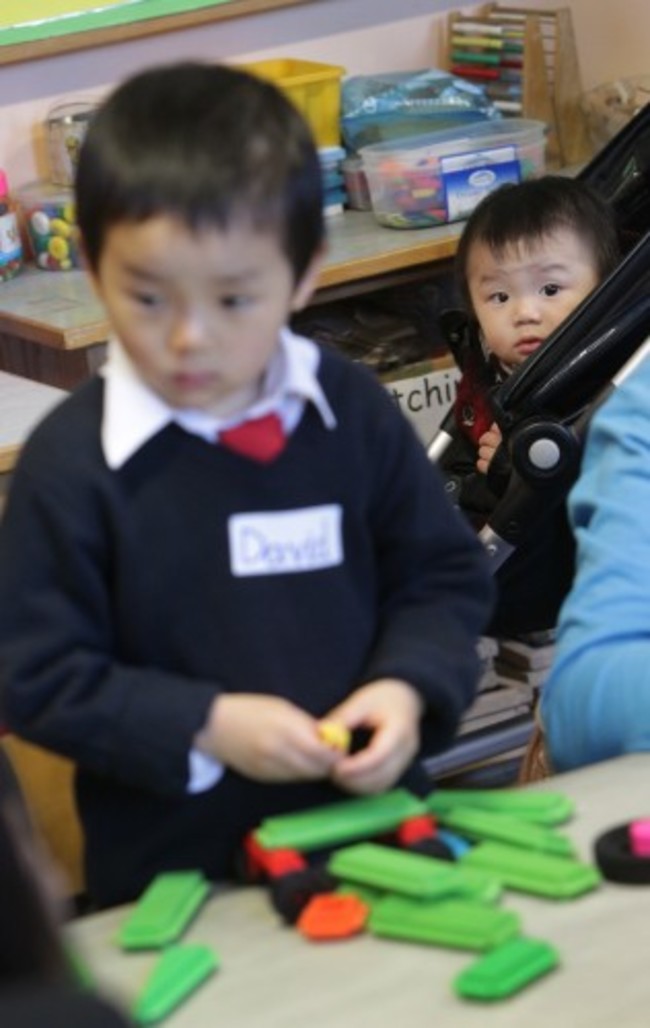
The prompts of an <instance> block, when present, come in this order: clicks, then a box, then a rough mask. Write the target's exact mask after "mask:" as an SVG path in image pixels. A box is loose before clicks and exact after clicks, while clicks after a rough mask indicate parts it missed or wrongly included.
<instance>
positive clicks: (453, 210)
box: [360, 118, 546, 228]
mask: <svg viewBox="0 0 650 1028" xmlns="http://www.w3.org/2000/svg"><path fill="white" fill-rule="evenodd" d="M545 130H546V126H545V125H544V123H543V122H541V121H532V120H529V119H526V118H503V119H501V120H499V121H491V122H485V121H481V122H475V123H474V124H471V125H467V126H462V127H458V128H454V129H449V130H446V131H441V132H432V133H429V134H428V135H420V136H411V137H410V138H408V139H400V140H399V141H395V142H386V143H376V144H373V145H372V146H365V147H362V149H361V151H360V153H361V157H362V159H363V167H364V171H365V173H366V178H367V180H368V186H369V188H370V197H371V201H372V209H373V212H374V215H375V217H376V218H377V221H378V222H379V223H380V224H381V225H388V226H390V227H391V228H421V227H424V226H430V225H443V224H446V223H447V222H450V221H460V220H462V219H464V218H466V217H467V216H468V215H469V214H470V213H471V212H472V210H473V209H474V207H476V205H477V203H478V202H479V201H480V200H481V199H482V198H483V197H484V196H485V195H486V194H487V193H489V192H492V190H493V189H496V187H497V186H499V185H501V184H502V183H504V182H519V181H521V180H522V179H526V178H533V177H535V176H536V175H541V174H543V173H544V170H545Z"/></svg>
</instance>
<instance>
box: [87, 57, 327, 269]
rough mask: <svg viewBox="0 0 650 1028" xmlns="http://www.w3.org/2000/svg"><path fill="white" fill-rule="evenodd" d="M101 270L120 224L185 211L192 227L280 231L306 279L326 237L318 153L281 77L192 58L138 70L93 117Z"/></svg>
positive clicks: (94, 242)
mask: <svg viewBox="0 0 650 1028" xmlns="http://www.w3.org/2000/svg"><path fill="white" fill-rule="evenodd" d="M75 185H76V201H77V218H78V222H79V226H80V229H81V234H82V237H83V241H84V247H85V252H86V257H87V260H88V263H89V265H90V268H91V270H93V271H96V270H97V268H98V266H99V263H100V261H101V255H102V248H103V245H104V243H105V238H106V232H107V230H108V229H109V228H110V227H111V226H112V225H115V224H117V223H118V222H129V221H130V222H136V223H137V222H142V221H145V220H147V219H149V218H152V217H156V216H158V215H170V216H172V217H177V218H178V219H179V220H181V221H182V222H183V223H184V224H185V225H186V226H188V227H189V228H190V229H191V230H193V231H194V230H197V231H198V230H202V229H204V228H217V229H219V230H221V231H224V230H227V229H229V228H230V227H231V226H232V225H233V224H235V223H237V224H242V223H243V224H245V225H248V226H250V227H251V228H253V229H254V230H259V231H272V232H276V233H277V234H278V237H279V241H280V244H281V246H282V249H283V251H284V253H285V255H286V256H287V259H288V260H289V263H290V264H291V266H292V269H293V272H294V277H295V280H296V281H298V280H299V279H300V278H301V276H302V274H303V273H304V272H305V271H306V269H307V267H308V266H309V263H310V261H311V259H312V258H313V256H314V255H315V254H316V252H317V251H318V248H319V247H320V245H321V243H322V240H323V233H324V227H323V202H322V183H321V174H320V165H319V160H318V152H317V150H316V148H315V145H314V142H313V139H312V137H311V133H310V131H309V128H308V126H307V125H306V123H305V121H304V119H303V118H302V116H301V115H300V114H299V112H298V111H297V109H296V108H295V107H294V105H293V104H292V103H291V102H290V101H289V100H288V99H287V98H286V97H285V96H284V95H283V94H282V93H281V92H280V91H279V90H278V89H277V88H276V87H275V86H273V85H271V84H270V83H268V82H264V81H263V80H262V79H260V78H257V77H255V76H253V75H250V74H248V73H247V72H244V71H242V70H239V69H235V68H232V67H225V66H223V65H211V64H202V63H196V62H184V63H179V64H171V65H164V66H161V67H157V68H153V69H149V70H147V71H144V72H141V73H140V74H137V75H135V76H133V77H132V78H130V79H128V80H127V81H126V82H124V83H123V84H122V85H120V86H118V87H117V89H116V90H115V91H114V92H113V93H112V94H111V95H110V96H109V97H108V99H107V100H106V101H105V102H104V103H103V104H102V105H101V106H100V108H99V110H98V111H97V112H96V114H95V115H94V117H93V119H92V122H91V124H90V126H89V129H88V132H87V134H86V138H85V140H84V142H83V144H82V147H81V152H80V155H79V163H78V168H77V176H76V184H75Z"/></svg>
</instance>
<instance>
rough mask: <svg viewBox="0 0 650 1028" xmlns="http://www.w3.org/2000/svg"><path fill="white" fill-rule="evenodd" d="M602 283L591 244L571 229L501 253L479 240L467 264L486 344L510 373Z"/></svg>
mask: <svg viewBox="0 0 650 1028" xmlns="http://www.w3.org/2000/svg"><path fill="white" fill-rule="evenodd" d="M598 282H599V276H598V272H597V269H596V265H595V261H594V258H593V256H592V254H591V252H590V250H589V248H588V246H587V245H586V244H585V242H584V241H583V240H582V239H581V238H580V237H579V236H578V235H576V233H575V232H573V231H572V230H571V229H568V228H558V229H556V230H555V231H553V232H552V233H551V234H549V235H547V236H544V237H542V238H541V239H539V240H535V241H533V242H532V243H527V242H521V243H518V244H513V245H512V246H508V247H506V248H505V249H504V251H503V252H501V253H499V254H498V255H495V253H494V252H493V251H492V250H491V249H490V247H489V246H488V245H487V244H486V243H483V242H476V243H474V244H473V245H472V247H471V249H470V252H469V257H468V261H467V284H468V288H469V294H470V297H471V301H472V306H473V309H474V313H475V315H476V318H477V320H478V323H479V326H480V328H481V334H482V338H483V343H484V345H485V347H486V349H487V350H488V351H489V352H490V353H493V354H494V355H495V357H497V358H498V360H499V361H500V362H501V364H502V365H503V366H504V367H506V368H508V369H512V368H514V367H516V366H517V365H518V364H521V363H522V362H523V361H524V360H525V359H526V357H528V356H529V355H530V354H531V353H534V352H535V350H537V349H538V348H539V347H540V346H541V345H542V343H543V342H544V340H545V339H546V337H547V336H549V335H550V334H551V332H553V331H554V330H555V329H556V328H557V327H558V325H560V324H561V322H563V321H564V319H565V318H566V317H568V315H569V314H570V313H571V312H572V311H573V310H575V308H576V307H577V306H578V304H579V303H581V301H582V300H584V299H585V297H586V296H587V295H588V294H589V293H590V292H591V291H592V289H594V288H595V286H597V285H598Z"/></svg>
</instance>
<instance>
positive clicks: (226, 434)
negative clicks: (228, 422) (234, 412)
mask: <svg viewBox="0 0 650 1028" xmlns="http://www.w3.org/2000/svg"><path fill="white" fill-rule="evenodd" d="M219 442H220V443H221V444H222V446H226V447H227V448H228V449H229V450H234V452H235V453H240V454H241V455H242V456H243V457H250V458H251V460H257V461H259V462H260V463H262V464H268V463H270V462H271V461H272V460H275V458H276V457H279V456H280V454H281V453H282V451H283V450H284V448H285V446H286V444H287V436H286V433H285V431H284V427H283V425H282V422H281V420H280V418H279V417H278V415H277V414H265V415H264V416H263V417H261V418H250V419H249V420H248V421H242V423H241V424H240V425H235V427H234V428H226V429H225V430H224V431H222V432H219Z"/></svg>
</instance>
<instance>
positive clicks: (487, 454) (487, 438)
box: [476, 422, 503, 475]
mask: <svg viewBox="0 0 650 1028" xmlns="http://www.w3.org/2000/svg"><path fill="white" fill-rule="evenodd" d="M502 440H503V436H502V435H501V429H500V428H499V426H498V425H497V424H496V422H494V423H493V424H492V425H490V427H489V428H488V430H487V432H484V433H483V435H482V436H481V438H480V439H479V441H478V460H477V461H476V468H477V470H478V471H480V472H481V474H482V475H487V472H488V468H489V466H490V464H491V463H492V458H493V457H494V454H495V453H496V451H497V450H498V449H499V447H500V446H501V442H502Z"/></svg>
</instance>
